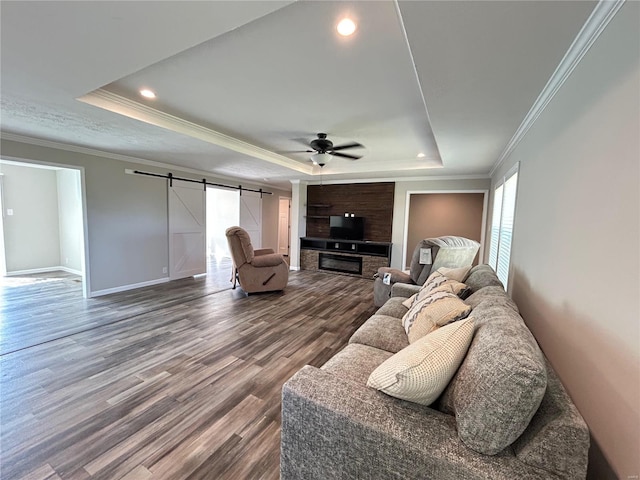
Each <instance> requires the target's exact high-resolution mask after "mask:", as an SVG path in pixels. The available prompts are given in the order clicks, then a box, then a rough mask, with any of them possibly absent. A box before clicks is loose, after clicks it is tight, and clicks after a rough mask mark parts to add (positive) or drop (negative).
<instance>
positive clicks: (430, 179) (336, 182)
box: [291, 175, 491, 185]
mask: <svg viewBox="0 0 640 480" xmlns="http://www.w3.org/2000/svg"><path fill="white" fill-rule="evenodd" d="M490 178H491V177H490V176H489V175H441V176H433V177H424V176H423V177H386V178H351V179H339V180H331V179H330V178H325V179H322V180H310V181H308V182H307V184H308V185H341V184H347V183H382V182H438V181H441V180H444V181H447V180H489V179H490ZM291 182H293V180H291Z"/></svg>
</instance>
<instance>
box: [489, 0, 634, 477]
mask: <svg viewBox="0 0 640 480" xmlns="http://www.w3.org/2000/svg"><path fill="white" fill-rule="evenodd" d="M639 17H640V4H638V3H637V2H627V3H626V4H625V5H624V6H623V7H622V8H621V10H620V11H619V12H618V13H617V15H616V16H615V17H614V18H613V20H612V21H611V23H610V24H609V26H608V27H607V28H606V29H605V31H604V32H603V33H602V34H601V36H600V37H599V39H598V40H597V41H596V43H595V44H594V45H593V46H592V47H591V49H590V50H589V52H588V53H587V54H586V56H585V57H584V58H583V60H582V62H581V63H580V64H579V65H578V67H577V68H576V70H575V71H574V72H573V74H572V75H571V76H570V77H569V79H568V80H567V82H566V83H565V84H564V86H562V88H561V89H560V91H559V92H558V94H557V95H556V96H555V97H554V99H553V100H552V102H551V103H550V104H549V105H548V107H547V108H546V110H545V111H544V112H543V113H542V115H541V116H540V117H539V118H538V120H537V122H536V123H535V124H534V126H533V127H532V129H531V130H530V131H529V132H528V134H527V135H526V137H525V138H524V139H523V141H522V142H521V143H520V144H519V145H518V147H517V148H516V150H515V151H514V152H513V153H512V154H511V156H510V157H509V158H508V161H507V162H506V163H505V164H504V165H502V166H501V168H500V169H499V171H498V172H496V175H495V176H494V178H493V180H494V183H495V181H496V180H497V179H498V178H499V177H500V176H502V175H503V174H504V173H505V172H506V171H507V170H508V169H509V168H510V167H511V166H512V165H514V164H515V163H516V162H520V173H519V186H518V197H517V207H516V216H515V225H514V240H513V250H512V258H511V264H512V268H513V270H512V277H511V278H512V296H513V298H514V299H515V301H516V302H517V304H518V306H519V307H520V311H521V313H522V316H523V317H524V319H525V321H526V322H527V324H528V325H529V327H530V328H531V330H532V331H533V333H534V334H535V336H536V338H537V339H538V342H539V343H540V346H541V347H542V349H543V351H544V352H545V354H546V355H547V356H548V357H549V359H550V361H551V363H552V364H553V366H554V367H555V369H556V370H557V372H558V373H559V375H560V377H561V379H562V381H563V383H564V385H565V386H566V388H567V390H568V392H569V394H570V395H571V397H572V398H573V400H574V402H575V403H576V405H577V407H578V409H579V410H580V412H581V413H582V415H583V416H584V417H585V419H586V421H587V423H588V425H589V428H590V429H591V432H592V437H593V440H594V441H595V446H594V447H593V448H592V453H591V458H590V467H589V468H590V471H589V476H590V478H592V479H605V478H613V474H612V473H611V472H610V471H608V466H607V465H606V461H608V462H609V463H610V465H611V467H612V468H613V470H614V471H615V473H616V474H617V476H619V478H637V475H639V474H640V461H639V458H640V457H639V456H638V452H640V441H639V435H640V434H639V432H640V402H639V398H640V368H639V363H640V362H639V354H638V343H639V340H640V309H639V304H638V295H639V292H640V280H639V269H638V267H639V260H640V258H639V246H640V233H639V230H640V225H639V224H640V220H639V219H640V206H639V205H640V197H639V174H640V172H639V163H640V162H639V160H640V144H639V140H638V138H639V134H638V132H640V110H639V109H640V94H639V91H640V89H639V86H640V65H639V64H640V62H639V57H640V55H639V50H638V45H640V36H639V30H638V18H639ZM605 459H606V461H605Z"/></svg>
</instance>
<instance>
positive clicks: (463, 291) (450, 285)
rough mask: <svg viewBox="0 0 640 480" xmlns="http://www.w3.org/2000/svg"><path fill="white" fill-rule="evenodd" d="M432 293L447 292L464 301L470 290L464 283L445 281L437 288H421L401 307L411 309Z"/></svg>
mask: <svg viewBox="0 0 640 480" xmlns="http://www.w3.org/2000/svg"><path fill="white" fill-rule="evenodd" d="M434 292H449V293H453V294H454V295H457V296H458V297H460V298H462V299H465V298H466V297H467V296H468V295H469V293H470V292H471V290H470V289H469V287H467V286H466V285H465V284H464V283H460V282H456V281H455V280H447V281H446V282H444V283H443V284H442V285H440V286H439V287H435V288H433V289H431V290H427V289H426V288H424V287H423V288H421V289H420V291H419V292H418V293H416V294H414V295H412V296H411V297H409V298H407V299H406V300H405V301H404V302H402V305H404V306H405V307H407V308H411V307H412V306H413V305H414V304H415V303H416V302H420V301H422V300H424V299H425V298H426V296H427V295H429V294H431V293H434Z"/></svg>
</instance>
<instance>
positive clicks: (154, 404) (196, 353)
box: [0, 271, 375, 480]
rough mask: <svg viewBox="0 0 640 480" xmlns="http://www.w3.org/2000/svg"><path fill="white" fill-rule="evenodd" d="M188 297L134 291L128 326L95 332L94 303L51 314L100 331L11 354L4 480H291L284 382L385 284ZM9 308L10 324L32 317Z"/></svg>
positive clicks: (202, 289) (5, 369) (328, 351)
mask: <svg viewBox="0 0 640 480" xmlns="http://www.w3.org/2000/svg"><path fill="white" fill-rule="evenodd" d="M172 283H173V282H172ZM165 285H167V286H171V284H165ZM175 286H176V288H177V291H178V292H179V291H180V290H181V289H182V286H181V285H179V284H176V285H175ZM187 287H189V288H190V289H191V290H189V288H185V289H182V293H183V294H184V293H185V292H187V291H188V296H187V297H185V298H183V299H182V300H181V301H177V300H178V298H179V294H175V292H174V294H175V295H176V296H175V297H174V298H173V301H167V295H172V293H171V289H167V290H165V289H160V290H157V289H156V287H153V288H149V289H140V291H136V292H137V293H136V292H127V295H126V296H125V295H123V296H122V297H119V298H118V299H117V300H114V299H110V300H109V303H108V309H109V310H111V311H121V312H122V311H124V312H126V315H124V316H122V317H121V318H120V317H117V316H113V318H111V320H113V319H114V318H120V319H118V320H117V321H109V322H102V323H95V324H94V323H92V322H95V318H94V317H96V316H100V315H102V314H103V312H102V310H101V309H100V307H94V306H93V305H91V303H92V301H91V300H89V301H86V300H82V299H81V298H80V299H76V300H75V301H73V300H70V299H63V300H62V302H61V305H59V306H58V305H57V302H55V301H54V303H53V305H51V304H50V306H51V307H53V308H54V311H55V313H54V314H53V316H54V317H57V318H58V319H59V321H61V322H62V321H63V317H64V316H65V312H68V311H70V312H73V315H74V316H77V317H78V318H84V320H85V327H86V326H87V325H89V326H90V328H85V329H84V330H82V331H77V332H73V331H70V332H67V333H68V334H67V335H65V336H63V337H59V338H58V339H54V340H50V341H43V342H40V343H39V344H37V345H34V346H31V347H24V348H21V349H17V350H14V351H13V352H12V353H6V354H3V355H2V356H0V367H1V369H2V370H1V377H0V401H1V403H0V426H1V430H0V437H1V438H0V441H1V453H2V457H1V464H0V469H1V470H0V477H1V478H2V479H6V480H9V479H36V480H38V479H42V480H44V479H74V480H76V479H110V480H111V479H127V480H131V479H171V480H174V479H262V478H264V479H277V478H278V477H279V448H280V391H281V387H282V384H283V383H284V382H285V381H286V380H287V379H288V378H289V377H290V376H291V375H292V374H293V373H295V372H296V371H297V370H298V369H299V368H301V367H302V366H303V365H305V364H311V365H318V366H319V365H322V364H323V363H324V362H325V361H326V360H327V359H328V358H330V357H331V356H332V355H333V354H334V353H335V352H337V351H338V350H340V349H341V348H342V347H343V346H344V345H345V344H346V342H347V340H348V338H349V336H350V335H351V333H352V332H353V331H355V329H356V328H358V327H359V326H360V325H361V324H362V323H363V322H364V321H365V320H366V319H367V318H368V317H369V316H370V315H371V314H373V313H374V311H375V307H374V306H373V283H372V282H371V281H370V280H364V279H357V278H353V277H345V276H340V275H332V274H329V273H323V272H308V271H299V272H292V273H291V277H290V281H289V285H288V287H287V288H286V290H285V292H284V293H270V294H260V295H251V296H248V297H245V296H242V295H241V294H240V292H238V291H237V290H236V291H232V290H226V291H222V292H218V293H211V292H208V291H207V287H206V286H204V285H203V284H200V285H198V284H196V285H188V286H187ZM15 291H16V292H17V291H18V289H16V290H15ZM17 295H18V297H19V295H20V294H17ZM92 300H93V299H92ZM85 302H86V303H85ZM4 303H5V305H8V308H7V310H6V311H5V312H4V314H3V315H4V318H5V319H6V320H8V324H10V325H15V324H16V322H13V320H12V317H13V316H14V315H18V316H19V315H28V314H27V313H26V312H25V311H24V309H21V308H18V307H16V306H15V305H17V304H19V303H20V301H18V300H16V299H15V298H13V297H12V293H11V292H9V293H7V292H6V291H5V293H4ZM27 303H29V302H27ZM36 303H37V302H36ZM37 308H38V306H37V305H36V309H37ZM132 313H134V315H132ZM112 315H113V314H112ZM105 318H106V317H105ZM12 322H13V323H12ZM3 323H5V322H4V321H3ZM36 325H39V324H38V323H36ZM40 325H41V324H40ZM11 334H12V332H11V331H10V329H5V330H3V336H4V335H9V336H11ZM19 335H23V336H24V335H27V334H26V333H25V332H24V331H20V332H19ZM6 340H7V341H8V342H9V344H10V343H11V339H10V338H9V339H6Z"/></svg>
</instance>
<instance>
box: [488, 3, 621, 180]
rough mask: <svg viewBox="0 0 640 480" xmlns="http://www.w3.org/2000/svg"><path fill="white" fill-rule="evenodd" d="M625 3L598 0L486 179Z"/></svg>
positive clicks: (510, 150)
mask: <svg viewBox="0 0 640 480" xmlns="http://www.w3.org/2000/svg"><path fill="white" fill-rule="evenodd" d="M624 2H625V0H600V1H599V2H598V4H597V5H596V6H595V7H594V9H593V11H592V12H591V15H589V18H588V19H587V21H586V22H585V24H584V25H583V26H582V28H581V29H580V31H579V32H578V35H577V36H576V38H575V39H574V40H573V43H572V44H571V46H570V47H569V49H568V50H567V53H565V55H564V57H563V58H562V60H560V63H559V64H558V66H557V67H556V69H555V71H554V72H553V74H552V75H551V78H549V81H548V82H547V84H546V85H545V86H544V88H543V89H542V92H541V93H540V95H539V96H538V98H537V99H536V101H535V102H534V103H533V106H532V107H531V109H530V110H529V112H528V113H527V115H526V116H525V117H524V120H523V121H522V123H521V124H520V126H519V127H518V129H517V130H516V133H515V134H514V135H513V137H511V140H509V143H507V146H506V147H505V149H504V151H503V152H502V153H501V154H500V156H499V157H498V160H497V161H496V163H495V164H494V165H493V167H492V168H491V171H490V172H489V175H490V176H492V177H493V175H494V173H495V172H496V171H497V170H498V168H500V166H501V165H502V164H503V163H504V161H505V160H506V159H507V158H508V157H509V155H511V153H512V152H513V151H514V150H515V148H516V146H517V145H518V144H519V143H520V141H521V140H522V139H523V138H524V137H525V135H526V134H527V132H528V131H529V129H530V128H531V127H532V126H533V124H534V123H535V122H536V120H537V119H538V117H539V116H540V115H541V114H542V112H543V111H544V109H545V108H546V107H547V105H548V104H549V102H551V100H552V99H553V97H554V96H555V95H556V93H557V92H558V90H560V87H562V85H563V84H564V82H565V81H566V80H567V79H568V78H569V76H570V75H571V73H572V72H573V70H574V69H575V68H576V67H577V66H578V64H579V63H580V61H581V60H582V58H583V57H584V56H585V54H586V53H587V52H588V51H589V49H590V48H591V45H593V43H594V42H595V41H596V40H597V38H598V37H599V36H600V34H601V33H602V32H603V30H604V29H605V28H606V26H607V25H608V24H609V22H610V21H611V19H612V18H613V17H614V16H615V14H616V13H617V12H618V10H620V7H622V5H623V4H624Z"/></svg>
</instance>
